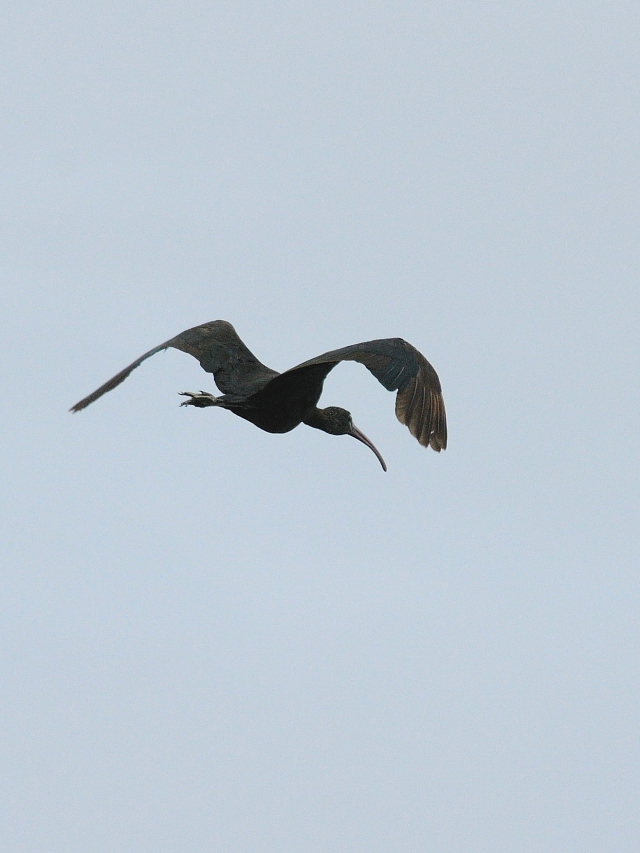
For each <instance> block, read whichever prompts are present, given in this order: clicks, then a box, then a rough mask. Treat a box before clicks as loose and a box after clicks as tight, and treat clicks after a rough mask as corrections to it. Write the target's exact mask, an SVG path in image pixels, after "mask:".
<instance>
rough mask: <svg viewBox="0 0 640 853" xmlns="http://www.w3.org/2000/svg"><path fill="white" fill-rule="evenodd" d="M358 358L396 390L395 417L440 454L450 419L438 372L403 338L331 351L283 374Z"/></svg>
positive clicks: (390, 387)
mask: <svg viewBox="0 0 640 853" xmlns="http://www.w3.org/2000/svg"><path fill="white" fill-rule="evenodd" d="M341 361H357V362H359V363H360V364H364V366H365V367H366V368H367V369H368V370H369V371H370V372H371V373H373V375H374V376H375V377H376V379H377V380H378V381H379V382H380V383H381V384H382V385H383V386H384V387H385V388H386V389H387V391H397V392H398V394H397V397H396V416H397V418H398V420H399V421H400V423H403V424H405V425H406V426H407V427H408V428H409V431H410V432H411V435H413V436H414V437H415V438H417V439H418V441H419V442H420V444H422V445H423V446H424V447H429V446H430V447H432V448H433V450H435V451H437V452H438V453H439V452H440V451H441V450H444V449H445V448H446V446H447V418H446V413H445V407H444V399H443V397H442V388H441V386H440V380H439V378H438V374H437V373H436V371H435V370H434V368H433V367H432V366H431V364H429V362H428V361H427V359H426V358H425V357H424V356H423V355H422V353H420V352H418V350H417V349H416V348H415V347H413V346H411V344H409V343H407V341H404V340H402V338H384V339H380V340H376V341H365V342H364V343H361V344H353V345H352V346H348V347H343V348H342V349H337V350H332V351H331V352H326V353H324V354H323V355H319V356H317V357H316V358H312V359H310V360H309V361H305V362H303V363H302V364H299V365H297V367H294V368H292V369H291V370H288V371H286V372H285V373H283V374H281V375H282V376H283V377H284V376H286V375H287V374H290V373H295V371H297V370H301V371H304V369H305V368H308V367H311V366H313V365H320V364H325V365H327V366H329V365H331V366H330V367H329V369H328V370H327V371H326V372H327V373H328V372H329V370H332V369H333V368H334V367H335V366H336V365H337V364H339V363H340V362H341Z"/></svg>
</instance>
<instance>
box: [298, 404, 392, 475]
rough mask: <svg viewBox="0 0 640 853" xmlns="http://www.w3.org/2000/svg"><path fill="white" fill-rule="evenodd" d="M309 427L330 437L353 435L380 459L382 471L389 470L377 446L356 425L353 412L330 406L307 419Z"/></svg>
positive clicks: (318, 410) (317, 410)
mask: <svg viewBox="0 0 640 853" xmlns="http://www.w3.org/2000/svg"><path fill="white" fill-rule="evenodd" d="M305 423H306V424H308V425H309V426H312V427H315V428H316V429H321V430H323V432H328V433H329V435H351V436H353V437H354V438H357V439H358V441H361V442H362V443H363V444H366V445H367V447H368V448H369V449H370V450H372V451H373V452H374V453H375V455H376V456H377V457H378V462H380V464H381V465H382V470H383V471H386V470H387V465H386V462H385V461H384V459H383V458H382V455H381V454H380V451H379V450H378V448H377V447H376V446H375V444H374V443H373V442H372V441H371V440H370V439H368V438H367V436H366V435H365V434H364V433H363V432H361V431H360V430H359V429H358V427H357V426H356V425H355V424H354V422H353V418H352V417H351V412H348V411H347V410H346V409H341V408H340V406H329V407H328V408H326V409H316V411H315V412H314V414H313V416H312V417H310V418H308V419H305Z"/></svg>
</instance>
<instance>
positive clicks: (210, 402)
mask: <svg viewBox="0 0 640 853" xmlns="http://www.w3.org/2000/svg"><path fill="white" fill-rule="evenodd" d="M178 393H179V394H180V396H181V397H188V398H189V399H188V400H185V401H184V402H183V403H180V405H181V406H196V407H197V408H198V409H205V408H206V407H207V406H217V405H218V398H217V397H214V396H213V394H209V393H207V391H199V392H197V393H194V392H193V391H180V392H178Z"/></svg>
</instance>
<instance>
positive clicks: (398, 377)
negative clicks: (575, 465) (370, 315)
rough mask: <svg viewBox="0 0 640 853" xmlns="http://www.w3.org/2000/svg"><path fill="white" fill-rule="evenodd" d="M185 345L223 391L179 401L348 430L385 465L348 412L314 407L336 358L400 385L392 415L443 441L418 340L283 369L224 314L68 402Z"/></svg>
mask: <svg viewBox="0 0 640 853" xmlns="http://www.w3.org/2000/svg"><path fill="white" fill-rule="evenodd" d="M168 347H174V349H179V350H182V352H187V353H189V355H192V356H194V357H195V358H197V359H198V361H199V362H200V364H201V366H202V367H203V369H204V370H206V371H207V373H212V374H213V377H214V379H215V382H216V385H217V386H218V388H219V389H220V390H221V391H222V396H221V397H214V396H213V394H208V393H206V392H205V391H200V392H199V393H193V392H191V391H184V392H182V396H185V397H188V398H189V399H188V400H186V401H185V402H184V403H182V405H183V406H197V407H198V408H204V407H206V406H220V407H222V408H223V409H229V410H230V411H232V412H233V413H234V414H235V415H239V416H240V417H241V418H245V420H248V421H251V423H252V424H255V425H256V426H257V427H260V429H263V430H266V432H273V433H278V432H289V431H290V430H292V429H294V428H295V427H297V426H298V424H301V423H304V424H307V426H311V427H314V428H315V429H321V430H323V431H324V432H328V433H330V434H331V435H351V436H353V437H354V438H357V439H358V440H359V441H361V442H363V444H366V445H367V447H369V448H371V450H372V451H373V452H374V453H375V455H376V456H377V457H378V459H379V461H380V464H381V465H382V467H383V469H384V470H385V471H386V470H387V466H386V465H385V462H384V459H383V458H382V456H381V455H380V453H379V452H378V450H377V449H376V447H375V446H374V445H373V443H372V442H371V441H370V440H369V439H368V438H367V437H366V435H364V433H362V432H360V430H359V429H358V428H357V427H356V426H355V425H354V423H353V420H352V418H351V414H350V412H348V411H346V409H341V408H338V407H337V406H329V408H327V409H318V408H317V403H318V400H319V399H320V395H321V393H322V386H323V383H324V380H325V378H326V376H327V374H328V373H329V371H331V370H333V368H334V367H335V366H336V364H339V363H340V362H341V361H358V362H360V364H364V366H365V367H366V368H368V369H369V370H370V371H371V373H373V375H374V376H375V377H376V379H377V380H378V381H379V382H380V383H381V384H382V385H384V387H385V388H386V389H387V391H397V392H398V395H397V397H396V415H397V417H398V420H399V421H400V422H401V423H403V424H406V426H407V427H408V428H409V430H410V432H411V434H412V435H413V436H415V437H416V438H417V439H418V441H419V442H420V444H422V445H423V446H424V447H432V448H433V449H434V450H436V451H437V452H438V453H439V452H440V451H441V450H444V449H445V447H446V446H447V420H446V415H445V410H444V400H443V399H442V393H441V389H440V380H439V379H438V374H437V373H436V372H435V370H434V369H433V367H432V366H431V365H430V364H429V362H428V361H427V359H426V358H425V357H424V356H423V355H422V354H421V353H419V352H418V350H417V349H415V347H412V346H411V344H408V343H407V342H406V341H403V340H402V338H385V339H384V340H378V341H366V342H365V343H362V344H353V345H352V346H348V347H343V348H342V349H336V350H332V351H331V352H326V353H324V354H323V355H319V356H317V357H316V358H312V359H309V361H304V362H303V363H302V364H299V365H298V366H297V367H292V368H291V369H290V370H287V371H285V372H284V373H277V372H276V371H275V370H271V369H270V368H268V367H265V365H264V364H262V363H261V362H260V361H258V359H257V358H256V357H255V355H254V354H253V353H252V352H250V350H249V349H247V347H246V346H245V345H244V343H243V342H242V341H241V340H240V338H239V337H238V335H237V333H236V330H235V329H234V328H233V326H232V325H231V323H227V322H226V320H214V321H213V322H211V323H203V324H202V326H195V327H194V328H193V329H187V330H186V331H185V332H181V333H180V334H179V335H176V337H175V338H171V340H169V341H165V343H163V344H160V346H157V347H154V348H153V349H151V350H149V352H146V353H145V354H144V355H141V356H140V358H137V359H136V360H135V361H134V362H133V363H132V364H130V365H129V366H128V367H125V369H124V370H121V371H120V373H117V374H116V375H115V376H114V377H113V378H112V379H110V380H109V381H108V382H105V384H104V385H101V386H100V388H98V389H97V390H96V391H94V392H93V394H89V396H88V397H85V398H84V399H83V400H80V402H79V403H76V404H75V406H73V407H72V408H71V410H70V411H72V412H79V411H80V409H84V408H86V406H88V405H89V404H90V403H93V402H94V401H95V400H97V399H98V397H102V395H103V394H106V393H107V391H111V390H112V389H113V388H115V387H116V386H117V385H119V384H120V383H121V382H124V380H125V379H126V378H127V376H128V375H129V374H130V373H131V371H132V370H135V368H136V367H138V365H139V364H142V362H143V361H144V360H145V359H146V358H149V356H152V355H155V353H157V352H160V351H161V350H165V349H168Z"/></svg>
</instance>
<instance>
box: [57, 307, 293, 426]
mask: <svg viewBox="0 0 640 853" xmlns="http://www.w3.org/2000/svg"><path fill="white" fill-rule="evenodd" d="M169 347H173V348H174V349H179V350H182V352H186V353H189V355H192V356H193V357H194V358H197V359H198V361H199V362H200V365H201V366H202V368H203V369H204V370H206V371H207V373H213V376H214V378H215V381H216V385H217V386H218V388H219V389H220V390H221V391H222V392H223V394H239V395H243V396H244V395H247V394H252V393H254V392H255V391H257V390H259V389H260V388H261V387H262V386H263V385H265V384H266V383H267V382H269V380H271V379H273V378H274V377H275V376H278V373H277V372H276V371H275V370H270V369H269V368H268V367H265V365H264V364H262V363H261V362H260V361H258V359H257V358H256V357H255V355H254V354H253V353H252V352H251V351H250V350H249V349H248V348H247V347H246V346H245V345H244V344H243V342H242V341H241V340H240V338H239V337H238V335H237V333H236V330H235V329H234V328H233V326H232V325H231V323H227V322H226V320H214V321H213V322H211V323H203V324H202V325H201V326H194V327H193V328H192V329H187V330H186V331H184V332H180V334H179V335H176V337H175V338H171V340H170V341H165V342H164V343H163V344H160V345H159V346H157V347H154V348H153V349H151V350H149V352H146V353H145V354H144V355H141V356H140V358H137V359H136V360H135V361H134V362H133V363H132V364H130V365H129V366H128V367H125V369H124V370H121V371H120V373H117V374H116V375H115V376H114V377H112V378H111V379H110V380H109V381H108V382H105V384H104V385H101V386H100V388H98V389H97V390H96V391H94V392H93V394H89V396H88V397H85V398H84V400H80V402H79V403H76V404H75V406H73V407H72V409H71V411H72V412H79V411H80V410H81V409H84V408H86V407H87V406H88V405H89V404H90V403H93V402H94V400H97V399H98V397H102V395H103V394H106V393H107V391H112V390H113V389H114V388H116V387H117V386H118V385H119V384H120V383H121V382H124V380H125V379H126V378H127V376H128V375H129V374H130V373H131V371H132V370H135V369H136V367H138V365H140V364H142V362H143V361H144V360H145V359H147V358H149V357H150V356H152V355H155V354H156V353H157V352H160V351H161V350H165V349H168V348H169Z"/></svg>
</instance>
